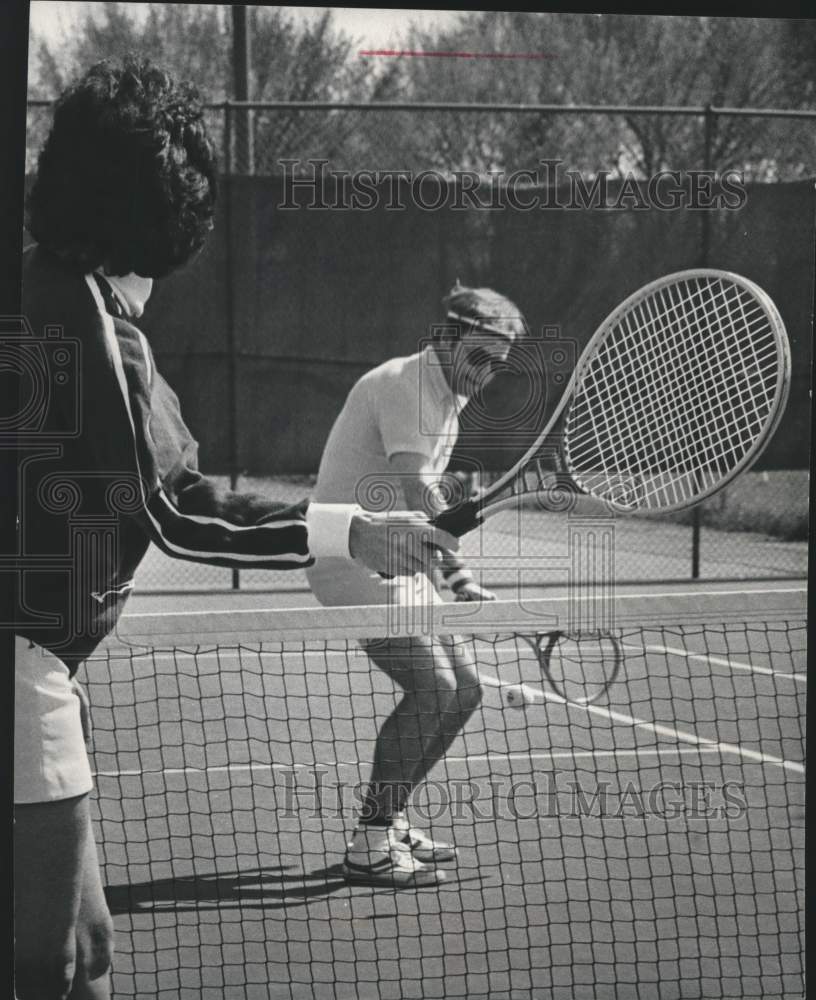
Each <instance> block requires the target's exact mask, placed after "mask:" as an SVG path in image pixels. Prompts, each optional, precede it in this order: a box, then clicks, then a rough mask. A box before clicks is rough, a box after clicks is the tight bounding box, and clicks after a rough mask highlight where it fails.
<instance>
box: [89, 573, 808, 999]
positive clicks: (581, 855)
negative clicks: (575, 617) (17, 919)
mask: <svg viewBox="0 0 816 1000" xmlns="http://www.w3.org/2000/svg"><path fill="white" fill-rule="evenodd" d="M805 607H806V594H805V591H804V589H795V588H793V587H791V588H786V589H775V590H770V591H761V590H752V591H745V592H740V591H737V590H736V589H735V588H732V589H731V590H729V589H728V588H726V587H719V588H711V587H709V588H707V589H706V590H703V591H700V590H695V591H689V592H688V593H686V592H674V593H670V594H665V595H660V594H649V595H643V596H638V595H626V596H619V597H617V598H616V599H615V601H614V608H613V609H614V629H615V633H616V635H617V636H618V638H619V640H620V642H621V645H622V647H623V649H624V653H625V661H624V666H623V670H622V671H621V674H620V676H619V677H618V679H617V680H616V681H615V683H614V684H613V685H612V687H611V688H610V690H609V692H608V694H607V695H605V696H604V697H603V698H601V699H599V700H598V701H597V702H595V703H593V704H591V705H582V704H579V703H577V702H572V703H571V702H565V701H564V700H563V699H561V698H559V697H558V696H557V695H555V694H554V693H552V691H551V690H547V689H546V688H545V687H544V685H543V684H542V675H541V670H540V665H539V661H538V658H537V656H536V654H535V651H534V648H533V647H532V646H531V645H530V643H529V641H528V639H527V638H526V637H529V636H535V635H537V634H539V633H545V632H548V631H550V630H552V629H554V628H555V627H556V626H559V625H560V626H561V627H563V626H564V623H565V621H566V620H567V617H568V610H569V609H568V602H567V601H563V600H559V599H552V600H529V601H526V602H521V603H519V602H509V601H508V602H498V603H497V604H492V605H488V604H486V605H484V606H482V607H474V606H469V605H448V606H445V607H444V608H443V609H441V610H440V609H438V608H437V609H433V610H432V611H431V610H430V609H414V612H413V613H410V614H409V613H407V612H406V613H404V614H402V615H401V616H400V617H399V618H395V617H393V615H392V616H390V617H389V614H388V613H387V612H386V611H385V609H382V608H374V609H371V608H341V609H314V608H310V609H308V610H305V611H297V610H287V611H277V612H275V611H269V612H267V611H263V610H247V611H236V610H232V611H224V612H214V611H203V612H186V613H183V614H143V615H139V614H136V615H131V616H126V617H125V619H123V621H122V623H121V625H120V628H119V630H118V634H117V636H115V637H113V638H111V639H110V640H109V641H108V642H107V643H106V644H105V646H104V647H103V648H101V649H100V651H99V652H98V654H97V656H96V657H95V658H94V659H93V660H92V661H90V662H89V663H88V664H87V665H86V667H85V675H84V678H83V679H84V680H85V681H86V682H87V688H88V692H89V695H90V698H91V703H92V707H93V723H94V741H93V742H94V747H93V749H94V753H93V764H94V767H95V771H96V783H97V798H96V803H95V810H96V814H97V820H98V830H97V833H98V840H99V843H100V845H101V848H100V851H101V857H100V860H101V862H102V866H103V876H104V879H105V882H106V885H107V894H108V900H109V903H110V906H111V909H112V912H113V914H114V919H115V924H116V932H117V949H116V955H115V959H114V977H113V983H114V995H115V996H116V997H117V998H122V997H139V998H147V997H162V998H168V1000H169V998H175V997H180V998H190V1000H193V998H196V1000H197V998H205V1000H210V998H212V1000H214V998H216V997H218V998H227V1000H238V998H253V1000H255V998H257V1000H260V998H264V1000H266V998H278V997H288V998H293V1000H301V998H320V1000H323V998H333V997H343V998H348V997H358V998H360V1000H368V998H371V1000H374V998H378V1000H379V998H383V1000H385V998H388V1000H392V998H393V1000H397V998H409V997H410V998H425V997H428V998H430V997H434V998H435V997H448V996H450V997H491V998H495V1000H502V998H517V997H518V998H521V997H535V998H548V1000H549V998H553V1000H573V998H578V1000H603V998H621V1000H623V998H646V997H648V998H653V997H659V998H661V1000H672V998H692V997H693V998H699V997H710V998H714V997H717V998H719V997H745V996H748V997H765V998H770V997H784V998H786V1000H790V998H793V997H800V996H804V838H805V830H804V792H805V775H804V766H803V762H804V711H805V693H806V677H805V674H806V631H805ZM417 630H418V631H424V632H434V633H436V634H455V635H457V636H460V637H461V641H463V642H465V643H467V644H468V645H469V646H471V647H472V649H473V651H474V652H475V655H476V658H477V661H478V663H479V667H480V671H481V672H482V676H483V679H484V699H483V703H482V705H481V706H480V708H479V709H478V710H477V712H476V714H475V715H474V716H473V717H472V718H471V720H470V722H469V723H468V725H467V727H466V729H465V731H464V733H463V734H462V735H460V736H459V737H458V738H457V740H456V742H455V743H454V744H453V746H452V748H451V750H450V752H449V754H448V756H447V758H446V760H445V761H444V762H443V763H442V764H440V765H439V766H438V767H437V769H436V770H435V771H434V772H432V774H431V777H430V780H429V782H428V783H427V784H426V785H425V786H424V787H423V788H421V789H420V790H419V791H418V792H417V793H416V795H415V798H414V809H413V819H414V821H415V822H416V823H417V825H419V826H423V827H424V828H425V829H427V830H430V831H431V832H432V833H433V834H434V835H435V836H438V837H439V838H440V839H445V840H453V841H454V842H455V843H456V844H457V846H458V849H459V858H458V862H457V863H456V864H451V865H447V866H445V867H446V869H447V875H448V879H447V881H446V883H445V884H443V885H442V886H437V887H427V888H421V889H412V890H402V891H394V890H390V889H384V888H376V889H375V888H369V887H364V886H353V887H352V886H349V885H347V884H346V883H345V882H344V880H343V878H342V877H341V874H340V867H339V866H340V863H341V861H342V858H343V852H344V848H345V841H346V839H347V837H348V835H349V834H350V831H351V828H352V826H353V823H354V813H355V807H356V806H357V805H358V804H359V791H360V785H361V783H364V782H365V781H366V779H367V777H368V769H369V765H370V760H371V753H372V747H373V741H374V738H375V734H376V729H377V724H378V723H379V722H381V721H382V720H383V719H384V718H385V717H386V715H387V714H388V713H389V712H390V710H391V709H392V708H393V706H394V704H395V694H394V689H393V686H392V685H391V683H390V681H388V680H387V678H386V677H385V676H384V675H383V674H381V673H380V672H379V671H377V670H372V669H371V668H370V666H369V661H368V659H367V657H366V656H364V655H363V654H362V652H361V651H360V649H359V647H358V645H357V643H356V641H355V640H356V638H357V637H360V636H367V637H376V636H381V635H393V634H395V632H396V631H399V632H400V633H401V634H406V633H410V632H412V631H417ZM573 669H574V671H575V673H574V675H573V676H572V678H571V679H570V684H571V685H572V686H571V687H569V689H568V693H569V692H570V691H574V692H575V693H576V696H577V695H578V693H579V692H580V690H581V684H582V683H583V681H584V680H586V683H587V685H591V684H592V683H593V678H592V677H591V676H589V675H590V674H591V672H592V670H593V669H594V668H593V665H592V664H591V663H588V664H580V663H576V664H575V665H574V668H573ZM585 675H586V676H585ZM520 684H526V685H527V687H526V688H519V687H518V685H520ZM520 692H521V693H526V695H527V697H528V701H529V703H528V704H526V705H523V706H522V707H518V702H519V700H520V699H519V697H518V695H519V693H520ZM508 702H513V704H508Z"/></svg>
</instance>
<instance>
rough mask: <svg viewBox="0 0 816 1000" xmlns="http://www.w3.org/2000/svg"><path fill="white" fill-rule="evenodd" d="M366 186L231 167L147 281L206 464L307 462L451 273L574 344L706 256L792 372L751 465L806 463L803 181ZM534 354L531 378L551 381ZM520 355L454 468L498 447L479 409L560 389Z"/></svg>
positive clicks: (489, 461)
mask: <svg viewBox="0 0 816 1000" xmlns="http://www.w3.org/2000/svg"><path fill="white" fill-rule="evenodd" d="M345 183H346V184H348V177H347V178H346V181H345ZM374 190H375V194H374V195H372V196H371V198H370V200H371V201H372V202H373V204H372V206H371V207H370V208H367V209H363V208H361V207H352V206H351V204H350V196H349V191H348V188H343V187H342V183H341V182H339V181H337V180H336V179H333V178H331V177H328V176H327V177H323V178H322V180H321V181H320V182H314V183H312V182H309V183H304V179H303V178H301V179H299V182H298V183H296V184H295V186H294V187H292V185H291V182H289V183H287V182H286V181H285V180H284V178H282V177H230V178H225V179H224V181H223V185H222V196H221V199H220V208H219V218H218V220H217V224H216V229H215V232H214V234H213V236H212V238H211V240H210V243H209V244H208V246H207V247H206V248H205V250H204V251H203V253H202V254H201V256H200V257H199V259H198V261H197V262H196V263H195V264H194V265H193V266H191V267H189V268H188V269H186V270H185V271H184V272H182V273H179V274H178V275H174V276H172V277H171V278H169V279H167V280H166V281H163V282H160V283H159V284H158V286H157V288H156V290H155V293H154V296H153V298H152V300H151V302H150V304H149V307H148V311H147V312H146V314H145V318H144V322H143V327H144V329H145V331H146V333H147V334H148V336H149V338H150V341H151V343H152V345H153V348H154V350H155V352H156V356H157V360H158V364H159V366H160V368H161V369H162V371H163V373H164V374H165V376H166V377H167V379H168V381H169V382H170V383H171V385H173V387H174V388H175V389H176V391H177V392H178V394H179V396H180V397H181V400H182V405H183V410H184V413H185V415H186V418H187V420H188V422H189V423H190V425H191V427H192V429H193V431H194V433H195V434H196V436H197V437H198V438H199V440H200V441H201V442H202V446H203V452H204V461H205V465H206V469H207V471H208V472H214V473H219V472H220V473H227V472H229V471H230V470H231V469H236V470H237V469H240V470H244V471H246V472H248V473H250V474H252V475H273V474H288V473H308V472H314V471H315V470H316V469H317V466H318V463H319V460H320V454H321V451H322V448H323V444H324V442H325V440H326V436H327V434H328V432H329V429H330V427H331V424H332V422H333V420H334V418H335V417H336V415H337V413H338V412H339V410H340V408H341V407H342V405H343V402H344V400H345V397H346V394H347V392H348V390H349V388H350V387H351V385H352V384H353V383H354V382H355V381H356V379H357V378H359V376H360V375H361V374H362V373H363V372H364V371H366V370H367V369H369V368H371V367H373V366H374V365H376V364H379V363H380V362H381V361H383V360H385V359H386V358H389V357H394V356H398V355H404V354H410V353H413V352H414V351H416V350H418V349H419V347H421V345H422V343H423V341H425V340H426V338H427V337H428V336H429V334H430V332H431V328H432V326H433V324H435V323H437V324H438V323H440V322H443V321H444V310H443V309H442V307H441V304H440V300H441V298H442V296H443V295H444V294H445V293H446V291H447V290H448V289H449V288H450V286H451V285H452V284H453V282H454V281H455V279H457V278H459V279H460V280H461V281H462V282H463V283H464V284H469V285H488V286H491V287H493V288H496V289H498V290H499V291H501V292H503V293H504V294H506V295H507V296H509V297H510V298H511V299H513V300H514V301H515V302H516V303H517V304H518V305H519V307H520V308H521V310H522V311H523V312H524V314H525V315H526V317H527V319H528V322H529V325H530V328H531V330H532V331H533V332H534V336H544V337H545V338H552V337H556V338H560V339H561V340H563V341H564V342H565V343H567V344H568V345H573V348H574V350H575V351H576V352H580V350H581V348H582V347H583V345H584V344H585V343H586V341H587V340H588V339H589V337H590V336H591V335H592V333H593V331H594V330H595V328H596V326H597V325H598V324H599V323H600V321H601V320H602V319H603V318H604V316H605V315H606V314H607V313H608V312H609V311H610V310H611V309H612V308H613V307H614V306H615V305H617V304H618V303H619V302H620V301H621V300H622V299H623V298H625V297H626V296H627V295H629V294H630V293H631V292H633V291H635V290H636V289H637V288H638V287H640V286H641V285H643V284H645V283H646V282H647V281H650V280H652V279H654V278H657V277H660V276H662V275H664V274H667V273H670V272H672V271H678V270H682V269H685V268H692V267H699V266H701V265H702V264H703V263H704V262H705V263H707V264H708V266H711V267H717V268H722V269H726V270H733V271H736V272H738V273H740V274H743V275H745V276H746V277H748V278H750V279H752V280H754V281H756V282H757V283H758V284H759V285H760V286H761V287H762V288H764V289H765V291H766V292H768V294H769V295H770V296H771V297H772V298H773V300H774V301H775V303H776V304H777V307H778V308H779V310H780V312H781V314H782V317H783V319H784V321H785V323H786V326H787V329H788V333H789V336H790V340H791V346H792V351H793V373H794V374H793V382H792V386H791V394H790V401H789V404H788V408H787V412H786V414H785V417H784V419H783V421H782V423H781V424H780V427H779V429H778V431H777V433H776V435H775V438H774V440H773V441H772V442H771V444H770V446H769V447H768V449H767V451H766V452H765V453H764V455H763V456H762V458H761V459H760V464H759V465H758V468H767V469H772V468H787V469H791V468H802V467H805V466H806V465H807V461H808V459H807V455H808V448H807V446H806V445H807V441H808V437H809V427H810V418H809V405H810V404H809V396H808V390H809V382H810V323H811V316H810V314H811V307H812V300H811V285H812V275H813V269H814V259H813V243H812V232H813V220H814V208H815V202H814V185H813V182H812V181H803V182H796V183H786V184H764V185H763V184H759V185H748V186H746V188H745V192H746V195H747V197H745V200H744V203H743V204H742V205H741V206H740V207H738V208H720V209H719V210H715V209H708V210H690V209H688V208H687V207H678V208H676V209H672V208H662V209H661V208H659V207H656V206H655V205H654V198H653V197H651V198H650V196H649V193H648V192H647V191H646V190H645V187H643V186H641V187H640V188H639V189H638V191H634V190H630V192H628V193H627V192H622V191H621V188H620V185H619V184H618V186H615V184H614V183H613V182H612V181H610V182H609V186H608V190H607V192H606V198H605V202H604V204H605V205H607V206H610V205H611V206H612V207H600V205H599V204H594V205H593V203H592V201H591V200H590V202H589V204H588V205H587V204H583V205H574V204H573V206H572V207H571V206H570V204H569V202H570V198H571V197H573V195H574V192H572V193H569V192H567V193H565V192H564V191H562V190H561V189H558V191H555V192H553V191H547V190H545V189H540V188H538V189H536V188H528V189H526V190H525V191H524V192H523V197H521V198H520V199H519V202H518V203H517V204H516V205H515V206H514V207H513V206H510V205H508V204H507V200H506V199H504V202H503V204H502V205H501V207H497V208H479V207H474V204H473V202H472V200H471V201H470V202H468V200H467V198H463V197H462V192H461V190H457V189H456V188H455V186H454V185H453V184H451V185H447V184H445V183H444V182H442V181H441V180H440V179H439V178H437V177H436V176H430V177H427V178H426V179H425V181H424V182H423V183H422V186H421V187H419V188H418V187H417V186H416V183H415V184H414V185H413V186H412V185H410V184H409V183H408V182H405V183H401V182H395V181H393V180H391V181H389V182H388V183H387V184H386V185H380V186H379V187H376V188H375V189H374ZM624 195H626V197H624ZM481 197H482V202H484V201H485V200H488V201H489V199H487V198H486V197H485V196H484V195H482V196H481ZM583 197H584V200H585V202H586V198H587V197H590V198H591V197H592V192H591V190H590V191H589V192H587V191H586V190H585V191H584V194H583ZM501 200H502V199H501V197H500V196H499V197H497V198H496V201H501ZM664 200H665V199H664ZM734 200H735V199H733V198H732V199H731V201H732V203H733V201H734ZM522 201H523V202H524V203H525V204H527V205H528V204H530V203H532V204H533V206H534V207H532V208H521V207H519V205H520V204H521V202H522ZM287 204H288V205H290V206H292V207H288V208H287V207H283V206H285V205H287ZM542 205H547V206H549V207H542ZM616 205H617V206H619V207H615V206H616ZM706 212H707V213H708V222H707V228H708V234H707V235H706V233H705V229H706V224H705V223H704V221H703V219H704V215H705V214H706ZM706 239H707V240H708V248H707V252H706V249H705V246H704V241H705V240H706ZM550 347H551V344H550ZM527 353H528V355H529V353H530V352H529V349H528V352H527ZM545 355H546V352H545V354H544V355H542V357H544V361H542V363H541V369H543V370H547V371H548V374H550V375H551V374H552V372H551V371H549V370H548V364H547V363H546V356H545ZM549 356H551V351H550V355H549ZM231 358H232V359H233V361H232V362H231V360H230V359H231ZM529 364H530V363H528V361H525V362H524V364H523V365H521V369H523V370H519V369H518V366H517V370H516V371H515V372H513V373H511V374H508V375H506V376H502V377H500V378H499V379H497V380H496V382H495V383H494V384H493V385H492V386H491V387H490V391H489V394H488V395H487V396H486V398H485V399H484V401H483V403H482V404H481V405H480V411H479V414H478V418H474V416H473V414H470V415H469V414H468V413H467V411H466V413H465V414H464V415H463V420H462V433H461V437H460V442H459V446H458V448H457V452H456V456H455V462H457V463H458V464H464V465H465V466H467V465H468V464H469V463H470V461H472V460H480V461H481V462H482V463H483V464H484V465H486V466H492V467H501V466H502V465H503V464H504V462H505V461H506V457H507V456H506V454H505V453H504V451H503V449H502V447H501V446H500V445H499V444H498V443H497V435H496V434H495V433H491V431H490V429H489V427H488V425H489V421H487V420H485V414H492V415H495V417H496V424H497V426H501V425H502V424H503V425H504V426H508V422H509V423H510V424H512V423H514V422H515V423H516V424H520V425H521V426H522V427H523V426H524V423H525V421H528V422H530V423H531V424H532V423H534V422H535V421H536V420H537V419H538V417H540V413H539V412H538V411H537V409H536V403H542V402H543V405H546V406H549V405H551V404H552V402H553V401H554V400H555V399H557V398H558V396H559V395H560V392H561V388H560V386H559V385H556V384H553V379H552V378H547V380H546V381H545V382H544V383H543V384H544V385H545V386H546V395H545V396H544V397H541V398H540V399H537V400H534V401H533V402H532V404H531V405H526V403H527V402H528V396H529V393H530V392H531V391H533V389H531V385H533V384H534V383H535V382H536V377H535V373H536V368H535V362H531V364H532V365H533V368H532V371H533V375H532V376H531V375H530V368H529ZM525 365H527V367H526V368H525V367H524V366H525ZM549 367H552V366H549ZM553 370H554V368H553ZM231 386H233V387H234V389H233V388H231ZM233 412H234V415H235V418H234V424H231V418H230V414H232V413H233ZM516 415H518V416H517V418H516ZM486 427H487V429H486ZM517 429H518V428H517ZM498 438H499V440H500V438H501V435H498ZM233 439H234V441H235V442H236V444H237V456H236V457H235V460H234V461H232V460H231V456H230V451H231V441H232V440H233Z"/></svg>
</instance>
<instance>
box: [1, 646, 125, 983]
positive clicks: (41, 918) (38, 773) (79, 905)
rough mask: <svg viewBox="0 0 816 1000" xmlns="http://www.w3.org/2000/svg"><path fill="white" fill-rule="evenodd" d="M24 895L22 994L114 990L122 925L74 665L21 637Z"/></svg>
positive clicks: (18, 686) (17, 694)
mask: <svg viewBox="0 0 816 1000" xmlns="http://www.w3.org/2000/svg"><path fill="white" fill-rule="evenodd" d="M15 661H16V662H15V687H14V712H15V731H14V795H15V800H16V804H15V817H14V897H15V899H14V901H15V921H16V927H15V933H16V943H15V959H16V990H17V996H18V997H19V1000H52V998H54V1000H57V998H59V1000H63V998H65V997H68V996H70V997H72V998H74V1000H77V998H78V1000H83V998H93V1000H104V998H106V997H108V996H109V988H108V985H107V969H108V966H109V964H110V953H111V942H112V927H111V921H110V915H109V914H108V909H107V906H106V905H105V899H104V896H103V894H102V886H101V881H100V876H99V868H98V864H97V860H96V852H95V848H94V844H93V833H92V829H91V820H90V811H89V804H88V793H89V791H90V790H91V788H92V785H93V781H92V777H91V770H90V766H89V762H88V755H87V752H86V750H85V742H84V737H83V729H82V720H81V712H80V700H79V698H78V697H77V694H76V692H75V690H74V688H73V687H72V684H71V681H70V678H69V674H68V669H67V667H66V666H65V664H64V663H62V662H61V661H60V660H58V659H57V657H55V656H54V655H53V654H51V653H48V652H47V651H46V650H44V649H41V648H40V647H37V646H35V645H33V644H32V643H29V642H28V641H27V640H24V639H22V638H20V637H18V639H17V641H16V643H15Z"/></svg>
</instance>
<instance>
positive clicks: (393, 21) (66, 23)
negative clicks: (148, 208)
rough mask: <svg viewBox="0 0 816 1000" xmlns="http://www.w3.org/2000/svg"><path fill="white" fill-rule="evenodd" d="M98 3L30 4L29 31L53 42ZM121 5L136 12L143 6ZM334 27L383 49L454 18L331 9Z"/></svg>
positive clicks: (316, 12)
mask: <svg viewBox="0 0 816 1000" xmlns="http://www.w3.org/2000/svg"><path fill="white" fill-rule="evenodd" d="M101 6H102V4H101V3H82V2H80V3H77V2H65V0H33V2H32V4H31V30H32V32H36V33H37V34H38V35H41V36H45V37H46V38H47V39H48V40H49V41H52V42H57V41H59V40H60V38H61V37H63V36H64V35H65V34H67V33H70V31H71V28H72V26H73V25H74V24H76V22H77V20H78V19H79V18H80V17H82V16H83V15H84V13H85V11H87V10H89V9H90V10H93V8H95V7H96V8H98V7H101ZM125 6H127V7H131V8H133V9H134V10H135V11H138V9H139V8H140V7H144V4H139V3H131V4H126V5H125ZM328 9H329V8H327V7H292V10H293V11H297V13H298V16H299V17H302V18H303V19H304V20H306V21H308V20H317V19H318V18H319V17H320V16H321V15H322V14H323V13H324V12H325V11H326V10H328ZM333 9H334V10H335V12H336V18H337V26H338V27H339V28H342V29H343V30H345V31H346V32H347V33H348V34H349V35H351V36H352V37H353V38H356V39H357V40H358V41H359V43H360V44H361V46H363V47H366V48H385V47H388V46H389V45H390V44H391V43H393V42H394V41H396V37H397V33H398V32H402V31H404V30H405V29H406V28H408V26H409V25H411V24H416V25H418V26H421V27H430V26H440V27H444V26H447V25H451V24H454V23H455V22H456V20H457V18H458V14H457V13H456V12H455V11H450V10H412V9H411V8H405V9H403V10H392V9H390V8H383V7H335V8H333Z"/></svg>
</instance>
